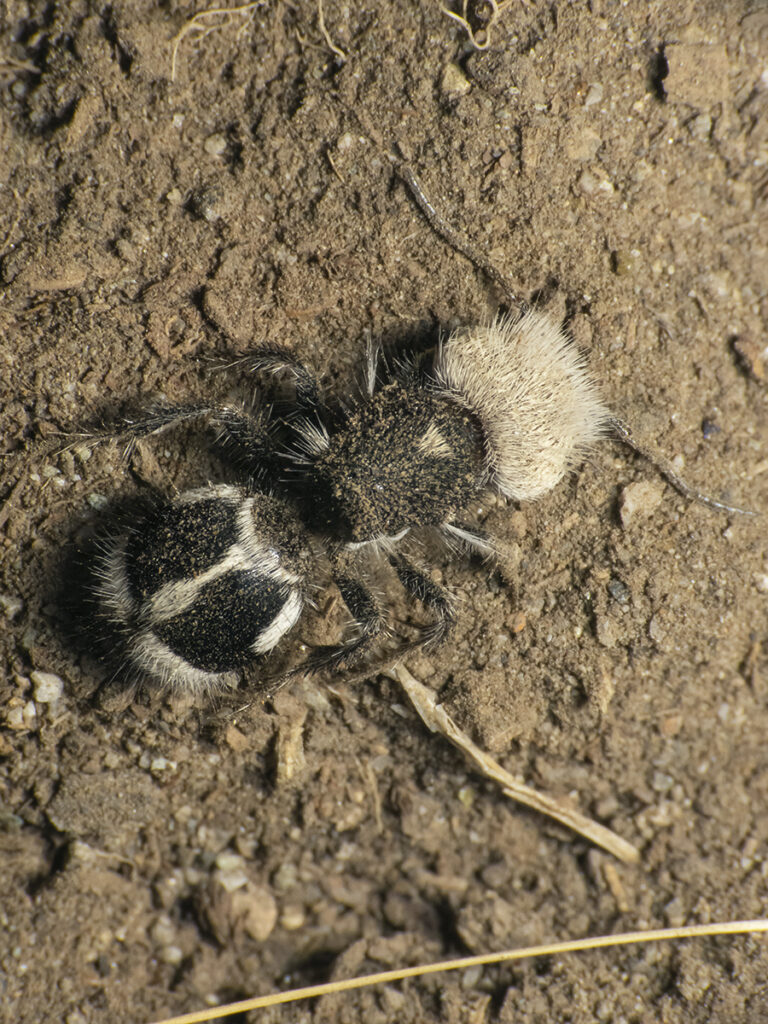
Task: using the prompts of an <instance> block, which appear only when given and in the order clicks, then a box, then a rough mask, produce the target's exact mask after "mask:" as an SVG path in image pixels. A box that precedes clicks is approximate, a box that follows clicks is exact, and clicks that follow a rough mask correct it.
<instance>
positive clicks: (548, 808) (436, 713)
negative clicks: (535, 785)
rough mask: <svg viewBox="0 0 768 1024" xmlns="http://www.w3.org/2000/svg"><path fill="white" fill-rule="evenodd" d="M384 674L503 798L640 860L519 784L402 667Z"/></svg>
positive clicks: (630, 860)
mask: <svg viewBox="0 0 768 1024" xmlns="http://www.w3.org/2000/svg"><path fill="white" fill-rule="evenodd" d="M384 675H386V676H387V677H388V678H389V679H393V680H394V681H395V682H396V683H399V684H400V686H402V688H403V690H404V691H405V693H406V694H407V696H408V699H409V700H410V702H411V704H412V705H413V707H414V708H415V709H416V711H417V713H418V714H419V716H420V718H421V719H422V721H423V722H424V724H425V725H426V726H427V728H428V729H430V730H431V731H432V732H438V733H442V735H443V736H445V737H446V739H449V740H450V741H451V743H453V744H454V745H455V746H457V747H458V748H459V750H461V751H462V753H464V754H465V755H466V756H467V757H468V758H469V759H470V761H472V763H473V764H474V765H475V766H476V767H477V768H478V769H479V771H481V772H482V774H483V775H485V776H486V778H488V779H492V780H493V781H494V782H497V783H498V784H499V785H500V786H501V787H502V789H503V791H504V793H505V795H506V796H508V797H510V798H511V799H512V800H516V801H517V802H518V803H520V804H524V805H525V806H526V807H532V808H533V809H534V810H536V811H540V812H541V813H542V814H546V815H547V816H548V817H550V818H554V819H555V821H559V822H560V824H561V825H565V826H567V827H568V828H570V829H572V830H573V831H574V832H578V833H579V835H582V836H584V838H585V839H588V840H589V841H590V842H591V843H594V844H595V845H596V846H601V847H602V848H603V849H604V850H607V851H608V852H609V853H612V854H613V855H614V857H618V859H619V860H622V861H624V863H625V864H635V863H637V861H638V860H639V859H640V854H639V852H638V850H637V848H636V847H635V846H633V845H632V844H631V843H629V842H627V840H626V839H622V838H621V836H618V835H616V833H615V832H612V831H611V830H610V829H608V828H606V827H605V826H604V825H599V824H598V823H597V822H596V821H592V819H591V818H586V817H585V816H584V815H583V814H579V812H578V811H573V810H571V809H570V808H568V807H562V806H561V805H560V804H558V803H557V802H556V801H555V800H553V799H552V798H551V797H548V796H545V795H544V794H543V793H539V792H538V791H537V790H535V789H531V787H530V786H526V785H525V784H524V783H522V782H518V781H517V779H515V777H514V776H513V775H510V773H509V772H508V771H506V770H505V769H504V768H502V767H501V765H500V764H499V763H498V762H497V761H494V759H493V758H492V757H490V756H489V755H488V754H486V753H485V751H484V750H481V749H480V747H478V746H477V744H475V743H473V742H472V740H471V739H470V738H469V736H467V734H466V733H465V732H463V731H462V730H461V729H460V728H459V727H458V726H457V725H456V723H455V722H454V721H453V719H452V718H451V717H450V715H448V713H447V712H446V711H445V710H444V709H443V708H442V707H441V706H440V705H439V704H438V703H437V701H436V700H435V696H434V694H433V693H432V691H431V690H430V689H429V688H428V687H426V686H424V684H423V683H420V682H419V680H418V679H415V678H414V676H412V675H411V673H410V672H409V671H408V669H407V668H405V667H404V666H403V665H397V666H396V667H395V668H391V669H388V670H387V671H385V672H384Z"/></svg>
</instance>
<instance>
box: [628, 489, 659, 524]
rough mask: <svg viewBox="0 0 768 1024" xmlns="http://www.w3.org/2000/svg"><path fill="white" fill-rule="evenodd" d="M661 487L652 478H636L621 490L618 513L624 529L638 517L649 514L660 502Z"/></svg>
mask: <svg viewBox="0 0 768 1024" xmlns="http://www.w3.org/2000/svg"><path fill="white" fill-rule="evenodd" d="M662 494H663V487H662V485H661V484H659V483H656V482H655V481H653V480H638V481H637V483H634V484H628V485H627V486H626V487H625V488H623V490H622V492H621V504H620V515H621V523H622V526H623V527H624V529H625V530H626V529H627V527H628V526H629V525H630V524H631V523H632V521H633V520H634V519H637V518H638V517H642V518H645V517H646V516H649V515H650V514H651V513H652V512H653V511H654V509H655V508H656V507H657V506H658V505H659V503H660V502H661V496H662Z"/></svg>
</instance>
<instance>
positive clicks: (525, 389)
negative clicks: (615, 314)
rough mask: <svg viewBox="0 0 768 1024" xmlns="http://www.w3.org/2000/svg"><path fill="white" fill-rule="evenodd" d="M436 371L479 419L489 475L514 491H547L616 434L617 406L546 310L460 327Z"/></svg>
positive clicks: (523, 496) (519, 494) (523, 495)
mask: <svg viewBox="0 0 768 1024" xmlns="http://www.w3.org/2000/svg"><path fill="white" fill-rule="evenodd" d="M435 370H436V375H437V379H438V383H439V384H440V385H441V386H442V387H444V388H445V389H446V390H448V391H449V392H451V393H452V394H454V395H455V396H456V397H457V398H458V399H459V400H460V401H461V402H462V403H463V404H464V405H466V407H467V408H468V409H470V410H471V411H472V412H473V413H474V415H475V416H476V417H477V419H478V420H479V422H480V424H481V426H482V429H483V433H484V435H485V444H486V460H487V471H488V475H489V479H490V481H491V483H492V484H493V486H495V487H496V488H497V489H498V490H499V491H500V492H501V493H502V494H504V495H506V496H507V497H508V498H513V499H516V500H520V501H523V500H531V499H534V498H538V497H540V496H541V495H542V494H545V493H546V492H547V491H549V490H551V488H553V487H554V486H555V484H556V483H557V482H558V481H559V480H560V479H561V478H562V477H563V476H564V475H565V473H567V472H568V471H569V470H570V469H571V468H572V467H573V466H574V465H575V464H576V463H577V462H578V461H579V460H580V459H581V458H583V457H584V455H585V454H586V453H587V452H588V451H589V449H590V447H591V446H592V445H593V444H594V443H595V442H596V441H599V440H600V439H601V438H602V437H604V436H606V434H607V433H608V426H609V421H610V420H611V413H610V411H609V409H608V408H607V406H606V405H604V403H603V401H602V399H601V397H600V393H599V391H598V387H597V384H596V383H595V381H594V380H593V378H592V377H591V376H590V374H589V373H588V371H587V369H586V366H585V363H584V358H583V356H582V355H581V354H580V352H579V351H578V349H577V348H576V346H575V345H574V344H573V342H572V341H571V339H570V338H569V337H568V335H567V334H566V333H565V331H564V330H563V328H562V327H561V326H560V325H559V324H557V323H555V321H553V320H552V319H551V318H550V317H548V316H547V315H546V314H545V313H541V312H538V311H535V310H530V311H528V312H527V313H525V314H524V315H523V316H521V317H519V318H517V319H515V318H514V317H508V316H501V317H497V318H496V319H495V320H494V321H493V323H491V324H490V325H488V326H484V327H466V328H460V329H459V330H456V331H454V332H453V333H452V334H451V335H450V336H449V337H448V339H447V340H446V341H445V342H444V343H443V344H442V346H441V348H440V351H439V354H438V356H437V360H436V363H435Z"/></svg>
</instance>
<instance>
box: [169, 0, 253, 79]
mask: <svg viewBox="0 0 768 1024" xmlns="http://www.w3.org/2000/svg"><path fill="white" fill-rule="evenodd" d="M264 2H265V0H254V2H253V3H249V4H242V5H241V6H240V7H209V8H208V9H207V10H205V11H199V12H198V13H197V14H195V15H194V16H193V17H191V18H190V19H189V21H186V22H185V23H184V24H183V25H182V26H181V28H180V29H179V31H178V32H177V33H176V35H175V36H174V37H173V52H172V54H171V81H172V82H175V81H176V58H177V56H178V53H179V47H180V46H181V41H182V39H184V38H185V37H186V36H188V35H189V33H190V32H199V33H200V34H201V35H202V36H207V35H208V33H209V32H213V30H214V29H216V28H221V25H206V24H205V21H204V19H205V18H215V17H222V16H223V17H225V18H226V20H227V21H228V20H229V19H230V18H231V17H232V16H233V15H235V14H248V13H250V11H253V10H255V9H256V8H257V7H261V6H262V4H263V3H264ZM224 24H226V21H225V22H222V25H224Z"/></svg>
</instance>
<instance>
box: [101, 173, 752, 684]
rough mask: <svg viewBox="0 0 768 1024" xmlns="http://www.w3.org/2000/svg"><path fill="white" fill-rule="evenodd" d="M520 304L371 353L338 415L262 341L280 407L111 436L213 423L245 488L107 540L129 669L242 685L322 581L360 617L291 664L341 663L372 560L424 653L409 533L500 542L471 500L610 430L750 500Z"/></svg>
mask: <svg viewBox="0 0 768 1024" xmlns="http://www.w3.org/2000/svg"><path fill="white" fill-rule="evenodd" d="M401 174H402V176H403V178H404V180H405V182H406V184H407V185H408V186H409V188H410V189H411V192H412V194H413V196H414V198H415V200H416V202H417V203H418V205H419V206H420V208H421V209H422V211H423V212H424V214H425V215H426V216H427V219H428V220H429V221H430V223H431V225H432V226H433V228H435V230H436V231H438V233H440V234H442V235H443V236H444V237H446V238H447V239H448V240H449V241H450V242H451V244H454V245H455V246H456V247H457V248H460V249H461V251H462V252H464V253H465V255H468V256H469V257H470V259H473V260H474V261H475V262H478V261H480V264H481V266H482V267H483V269H485V270H486V271H487V272H489V273H491V275H492V276H493V277H494V279H495V280H498V277H497V274H496V272H495V271H494V270H493V268H492V267H491V268H489V266H488V265H487V263H484V262H483V261H482V259H481V257H479V256H478V255H477V254H476V253H475V251H474V250H473V249H471V247H469V246H468V245H467V244H466V243H464V244H463V245H461V244H458V243H457V241H456V238H457V236H456V234H455V232H453V229H451V228H449V227H448V226H447V225H446V224H445V222H444V221H442V218H440V216H439V214H437V212H436V211H435V209H434V207H432V205H431V204H430V203H429V201H428V200H427V198H426V196H425V195H424V193H423V191H422V190H421V187H420V186H419V184H418V182H417V181H416V179H415V177H414V176H413V173H412V172H411V171H410V169H408V168H405V169H404V170H403V171H401ZM513 302H514V303H515V304H516V305H517V306H518V310H519V311H518V313H517V314H516V315H506V316H499V317H497V319H496V320H494V321H493V322H492V323H491V324H488V325H485V326H476V327H470V328H461V329H459V330H456V331H454V332H453V333H451V334H450V335H449V336H448V337H447V338H444V339H442V340H441V342H440V343H439V345H438V347H437V349H436V351H435V352H434V354H433V356H432V358H431V359H429V358H425V357H420V358H410V359H403V360H400V361H398V362H396V363H395V364H394V365H393V366H392V367H389V366H388V365H386V364H385V363H383V361H382V360H381V359H380V354H379V353H378V351H376V350H374V349H370V350H369V352H368V355H367V360H366V367H365V381H364V388H363V394H362V397H361V399H360V400H359V401H357V402H355V403H353V404H352V405H350V406H348V407H346V406H340V405H334V406H333V407H332V406H331V404H330V403H329V402H327V401H326V398H325V396H324V394H323V392H322V389H321V386H320V383H319V382H318V380H317V378H316V377H315V375H314V374H313V373H312V372H311V371H310V370H309V369H308V368H307V367H306V366H305V365H304V364H303V363H302V362H300V361H299V360H298V359H297V358H296V356H295V355H294V354H293V353H292V352H290V351H289V350H288V349H286V348H283V347H281V346H269V347H266V346H265V347H262V348H259V349H255V350H253V351H251V352H250V353H248V354H247V355H246V356H244V357H243V358H242V359H239V360H238V361H237V365H239V366H240V367H241V368H242V369H243V370H244V371H245V372H247V373H249V374H252V373H279V372H287V373H289V374H290V375H291V376H292V378H293V384H294V387H293V393H294V398H293V402H292V408H291V410H290V411H289V412H288V413H287V414H286V415H283V416H280V417H276V416H274V415H271V414H270V412H269V411H268V410H266V409H265V408H264V407H262V406H259V405H258V404H257V405H255V406H254V407H253V409H251V410H249V411H246V410H243V409H239V408H235V407H234V406H230V405H212V404H205V403H192V404H189V405H170V404H169V405H161V406H156V407H154V408H152V409H150V410H149V412H148V413H147V414H146V415H145V416H144V417H143V418H141V419H139V420H137V421H135V422H133V423H130V424H129V425H128V426H127V429H125V430H124V431H123V432H121V433H122V436H124V437H125V438H127V439H128V442H129V446H130V445H133V444H134V443H135V442H136V441H138V440H140V439H142V438H149V437H153V436H156V435H158V434H161V433H163V432H165V431H167V430H170V429H171V428H173V427H175V426H177V425H180V424H183V423H189V422H191V421H203V422H206V423H207V424H208V425H209V426H211V427H213V429H214V430H215V431H216V434H217V438H218V441H219V443H220V445H221V447H222V450H223V451H224V452H225V453H226V455H227V457H228V460H229V462H230V464H231V465H232V467H233V468H234V469H235V470H236V471H237V472H238V474H239V476H240V480H239V482H236V483H228V484H220V485H216V486H207V487H201V488H198V489H195V490H191V491H187V492H185V493H182V494H181V495H179V496H178V497H176V498H174V499H172V500H170V501H161V502H159V503H157V504H155V506H154V507H153V508H151V509H150V510H149V511H147V512H146V513H145V514H144V515H142V516H140V517H139V518H138V520H137V521H134V522H133V524H132V525H131V527H130V528H126V529H122V530H120V531H119V532H117V533H115V534H113V535H112V536H110V537H109V538H108V539H107V540H106V541H105V542H104V543H103V547H102V552H101V554H100V557H99V558H98V560H97V563H96V565H95V567H94V573H93V596H94V598H95V602H96V605H97V614H98V617H99V618H100V620H101V621H102V622H105V623H106V624H107V625H108V627H109V629H110V631H111V632H112V634H113V635H114V636H115V638H116V639H117V641H118V653H119V657H120V659H121V660H122V662H123V663H124V665H125V666H127V668H128V670H129V672H130V673H131V674H132V675H133V676H134V677H135V678H137V679H138V678H149V679H150V680H152V681H154V682H155V683H157V684H160V685H161V686H163V687H170V688H172V689H174V690H176V691H184V692H187V693H216V692H219V691H221V690H223V689H226V688H228V687H231V686H233V685H235V684H236V683H237V682H238V680H239V678H240V673H241V671H242V670H243V669H244V668H245V667H246V666H248V665H249V664H250V663H253V662H254V661H259V660H261V659H262V658H264V657H266V656H267V655H268V654H269V653H270V652H271V651H273V650H274V648H276V647H277V645H278V643H279V642H280V641H281V640H282V639H283V637H284V636H286V634H288V633H289V632H290V631H291V629H292V628H293V627H294V626H295V625H296V623H297V622H298V620H299V618H300V616H301V614H302V611H303V609H304V608H305V606H306V605H307V604H308V603H311V592H312V589H313V587H314V586H316V584H317V582H318V579H319V577H320V576H322V575H327V576H329V577H330V578H331V579H332V580H333V582H334V583H335V584H336V586H337V588H338V590H339V592H340V594H341V597H342V599H343V601H344V603H345V605H346V607H347V609H348V610H349V613H350V615H351V617H352V619H353V620H354V623H355V626H354V629H352V630H350V631H349V633H348V635H347V636H346V637H345V638H344V639H343V640H342V641H341V642H340V643H338V644H335V645H327V646H323V647H318V648H315V649H314V650H313V651H312V652H311V654H310V655H309V656H308V657H307V659H306V660H305V661H304V662H303V663H302V664H301V665H299V666H298V667H297V668H295V669H293V670H291V672H290V673H288V675H293V674H296V673H298V672H316V671H319V670H322V669H325V668H336V669H343V668H346V667H349V666H353V665H354V664H355V663H356V662H359V661H360V660H361V659H362V658H363V657H364V656H365V654H366V653H367V652H368V651H369V650H370V648H371V646H372V645H373V644H374V643H375V642H376V641H377V640H379V639H382V638H383V637H384V636H386V634H387V632H388V629H389V627H388V620H387V616H386V614H385V612H384V610H383V608H382V606H381V602H380V600H379V599H378V598H377V597H376V596H375V595H374V593H373V592H372V590H371V588H370V587H369V586H368V585H367V583H366V582H365V573H364V572H363V570H362V567H363V565H364V561H365V559H366V558H367V557H374V558H377V559H379V560H381V559H383V560H385V561H386V562H388V563H389V565H390V566H391V567H392V569H393V570H394V572H395V574H396V576H397V578H398V579H399V581H400V584H401V585H402V586H403V588H404V589H405V591H406V592H407V593H408V594H409V595H410V596H411V597H412V598H414V599H416V600H417V601H419V602H421V604H422V605H423V606H424V607H425V609H426V610H427V611H428V613H429V614H430V616H431V618H432V621H431V622H430V623H429V624H428V625H426V626H422V627H419V628H418V635H417V637H416V639H414V640H412V641H411V642H409V643H407V644H405V645H404V646H402V647H401V648H400V650H399V654H401V655H403V654H405V653H407V652H408V651H410V650H414V649H416V648H425V649H433V648H435V647H437V646H438V645H439V644H440V643H441V642H443V641H444V640H445V638H446V637H447V636H448V635H449V633H450V631H451V628H452V627H453V625H454V622H455V618H456V613H455V609H454V604H453V601H452V600H451V597H450V595H449V593H448V592H447V591H446V590H445V589H444V588H443V587H442V586H440V585H439V584H437V583H436V582H435V581H434V580H433V579H432V577H431V576H430V575H429V573H428V572H427V571H426V570H425V569H424V568H423V567H421V566H420V565H417V564H416V563H415V562H414V561H412V560H411V558H409V557H408V556H407V555H406V554H405V553H404V551H403V543H402V542H403V541H404V540H405V538H406V537H407V536H408V535H409V534H410V533H412V532H414V531H422V530H424V529H427V530H428V531H431V532H432V533H433V534H436V535H437V536H438V537H440V538H441V539H442V540H443V541H445V542H447V543H448V544H449V545H459V546H463V547H465V548H468V549H470V550H475V551H478V552H480V553H481V554H482V555H484V556H493V554H494V553H495V552H496V550H497V546H496V544H495V542H494V540H493V538H492V537H490V536H488V535H487V534H486V533H484V532H483V531H481V530H479V529H477V528H476V527H475V526H474V525H472V524H471V523H468V522H467V521H466V520H465V518H464V516H465V515H466V513H467V510H468V508H469V507H470V505H471V504H472V502H473V499H474V498H475V497H476V495H477V494H478V493H479V492H481V491H483V490H485V489H491V490H493V491H495V492H496V493H498V494H500V495H503V496H504V497H506V498H509V499H511V500H513V501H531V500H535V499H537V498H539V497H541V496H542V495H544V494H545V493H547V492H548V491H550V490H551V489H552V488H553V487H554V486H555V485H556V484H557V483H558V482H559V481H560V480H561V479H562V478H563V477H564V476H565V475H566V474H567V473H568V472H570V471H571V470H572V469H573V468H574V467H575V466H576V465H577V464H578V463H579V462H580V461H581V460H582V459H583V458H584V457H585V455H587V454H588V453H589V451H590V450H591V449H592V448H593V446H594V445H595V444H596V443H597V442H598V441H600V440H601V439H604V438H607V437H610V436H613V437H614V438H617V439H619V440H621V441H623V442H624V443H626V444H628V445H629V446H630V447H632V448H633V449H634V450H635V451H637V452H638V453H640V454H641V455H643V456H645V457H647V458H650V459H651V460H652V461H653V462H654V463H655V464H656V465H657V467H658V468H659V471H660V472H661V473H662V475H664V476H665V477H666V478H667V479H668V480H669V481H670V482H671V483H672V484H673V485H674V486H675V487H676V488H677V489H678V490H680V491H681V492H682V493H683V494H685V495H686V496H688V497H690V498H692V499H694V500H698V501H702V502H704V503H706V504H709V505H710V506H713V507H715V508H719V509H721V510H724V511H727V512H731V513H739V512H742V511H743V510H741V509H736V508H733V507H731V506H728V505H725V504H723V503H721V502H718V501H716V500H714V499H711V498H708V497H706V496H704V495H702V494H700V493H698V492H696V491H693V490H692V489H691V488H689V487H688V486H687V485H686V484H685V483H684V482H683V481H681V480H680V478H679V477H678V476H677V475H676V474H675V473H674V472H673V471H672V469H671V467H669V465H668V464H666V463H664V462H663V460H659V459H658V458H657V457H655V455H654V453H652V452H651V451H650V450H649V449H648V448H646V447H645V446H643V445H642V444H639V443H638V442H636V441H634V439H633V438H632V436H631V433H630V431H629V430H628V428H627V427H626V426H624V425H623V424H622V423H621V422H620V421H619V420H617V419H616V418H615V417H614V416H613V415H612V413H611V412H610V411H609V409H608V408H607V406H606V405H605V404H604V402H603V400H602V398H601V396H600V392H599V389H598V386H597V384H596V382H595V381H594V379H593V378H592V377H591V376H590V374H589V372H588V370H587V368H586V366H585V362H584V359H583V357H582V356H581V355H580V353H579V352H578V351H577V350H576V348H575V346H574V345H573V344H572V342H571V341H570V339H569V338H568V336H567V335H566V333H565V332H564V331H563V329H562V328H561V327H560V326H559V325H558V324H557V323H555V322H554V321H553V320H552V319H551V318H550V317H549V316H548V315H547V314H545V313H543V312H540V311H536V310H531V309H527V308H526V307H524V306H523V304H521V303H519V302H516V300H514V297H513ZM112 436H114V435H112ZM322 562H325V563H326V565H325V572H319V566H320V564H321V563H322Z"/></svg>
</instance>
